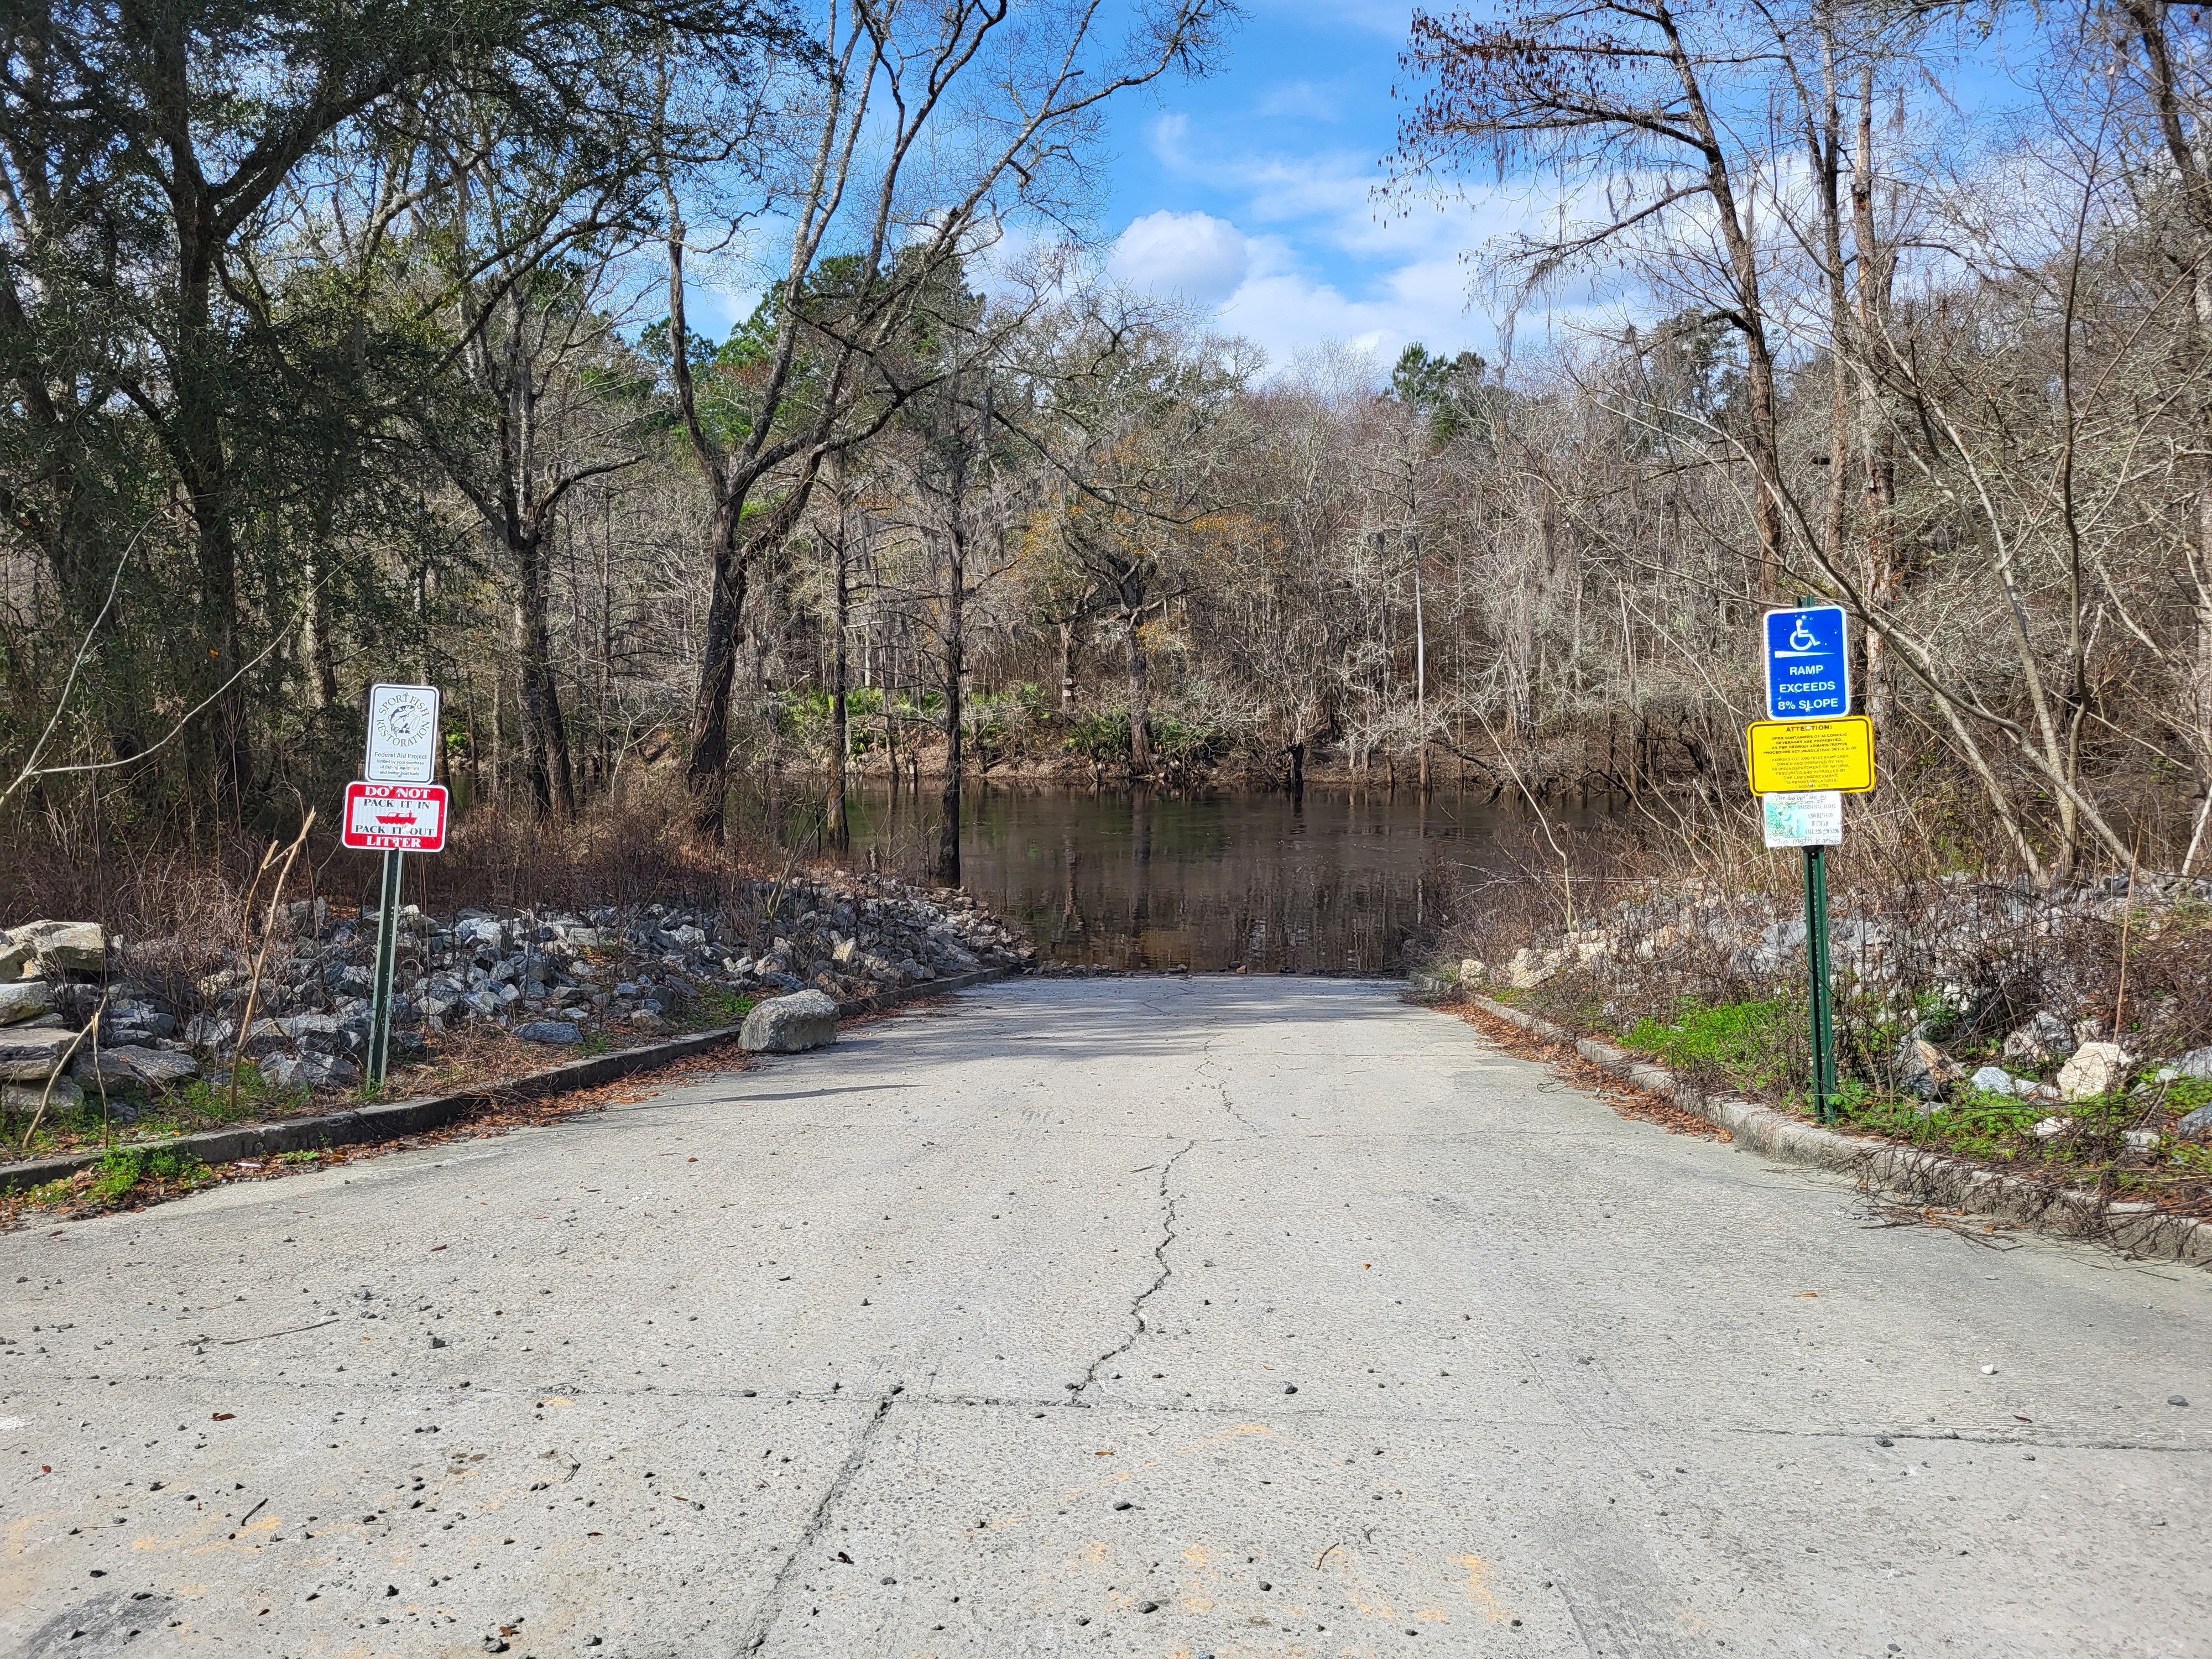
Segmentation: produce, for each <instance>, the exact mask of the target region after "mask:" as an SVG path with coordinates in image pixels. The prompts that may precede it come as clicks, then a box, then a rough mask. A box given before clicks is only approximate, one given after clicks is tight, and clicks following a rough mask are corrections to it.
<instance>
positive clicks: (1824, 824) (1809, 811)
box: [1759, 789, 1844, 847]
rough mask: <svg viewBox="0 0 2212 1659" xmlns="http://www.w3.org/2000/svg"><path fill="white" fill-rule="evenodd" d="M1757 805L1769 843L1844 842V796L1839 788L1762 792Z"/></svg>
mask: <svg viewBox="0 0 2212 1659" xmlns="http://www.w3.org/2000/svg"><path fill="white" fill-rule="evenodd" d="M1759 817H1760V818H1761V819H1762V821H1763V822H1764V823H1765V829H1766V844H1767V845H1768V846H1769V847H1841V846H1842V845H1843V844H1844V796H1843V792H1842V791H1841V790H1839V789H1811V790H1805V791H1802V792H1800V793H1795V794H1777V795H1761V796H1760V797H1759Z"/></svg>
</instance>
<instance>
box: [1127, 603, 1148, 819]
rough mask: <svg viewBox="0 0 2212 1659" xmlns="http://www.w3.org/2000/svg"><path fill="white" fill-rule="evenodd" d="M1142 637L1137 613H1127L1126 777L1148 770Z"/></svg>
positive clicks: (1143, 774)
mask: <svg viewBox="0 0 2212 1659" xmlns="http://www.w3.org/2000/svg"><path fill="white" fill-rule="evenodd" d="M1147 668H1148V665H1147V664H1146V661H1145V638H1144V632H1143V629H1142V627H1141V625H1140V619H1139V616H1138V613H1137V611H1135V610H1134V609H1132V610H1131V611H1130V612H1129V774H1130V775H1131V776H1132V777H1139V778H1141V777H1146V776H1148V775H1150V774H1151V772H1152V710H1151V708H1150V687H1149V685H1148V684H1147V681H1148V679H1149V674H1148V671H1147Z"/></svg>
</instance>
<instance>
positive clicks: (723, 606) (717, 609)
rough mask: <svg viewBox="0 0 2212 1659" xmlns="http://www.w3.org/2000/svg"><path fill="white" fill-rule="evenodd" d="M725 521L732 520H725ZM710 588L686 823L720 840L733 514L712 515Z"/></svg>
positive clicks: (734, 643) (738, 602) (732, 671)
mask: <svg viewBox="0 0 2212 1659" xmlns="http://www.w3.org/2000/svg"><path fill="white" fill-rule="evenodd" d="M725 519H729V520H732V521H731V522H729V523H727V524H725V522H724V520H725ZM712 540H713V542H714V590H713V592H712V595H711V597H710V598H709V599H708V602H707V629H706V633H705V635H704V636H703V637H702V639H701V641H700V648H699V690H698V693H697V695H696V696H695V697H694V698H693V700H692V703H691V758H690V763H689V764H688V765H687V767H686V768H685V771H684V778H685V781H686V782H687V783H688V784H689V785H690V791H691V826H692V828H693V829H696V830H697V831H698V832H699V833H700V834H701V835H702V836H707V837H708V839H710V840H712V841H713V842H714V843H715V844H716V845H717V846H719V845H720V844H721V841H722V836H723V833H724V829H725V822H724V821H725V818H726V814H727V811H728V797H729V793H730V692H731V690H732V688H733V687H734V686H735V685H736V684H737V679H738V647H739V646H740V645H741V644H743V643H744V620H743V619H744V608H745V576H746V570H745V567H744V563H743V562H741V561H740V560H739V559H738V556H737V554H738V550H737V525H736V523H735V522H734V513H730V512H729V511H727V510H726V508H725V507H717V508H716V509H715V513H714V531H713V534H712Z"/></svg>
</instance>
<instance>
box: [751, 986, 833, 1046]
mask: <svg viewBox="0 0 2212 1659" xmlns="http://www.w3.org/2000/svg"><path fill="white" fill-rule="evenodd" d="M836 1040H837V1005H836V1003H834V1002H832V1001H831V1000H829V998H828V997H827V996H825V995H824V994H823V993H821V992H820V991H795V992H793V994H791V995H789V996H781V997H775V998H772V999H771V1000H769V1001H767V1002H763V1003H761V1004H759V1005H758V1006H756V1007H755V1008H754V1009H753V1011H752V1012H750V1013H749V1014H747V1015H746V1016H745V1023H744V1027H743V1028H742V1029H741V1030H739V1031H738V1047H739V1048H745V1049H750V1051H751V1052H753V1053H755V1054H797V1053H798V1052H799V1050H801V1049H802V1048H822V1047H823V1046H824V1045H826V1044H828V1043H832V1042H836Z"/></svg>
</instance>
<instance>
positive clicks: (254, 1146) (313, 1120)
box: [0, 968, 1017, 1193]
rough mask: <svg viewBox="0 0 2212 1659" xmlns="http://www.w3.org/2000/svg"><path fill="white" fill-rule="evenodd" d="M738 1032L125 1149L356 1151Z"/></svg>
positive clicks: (36, 1162) (23, 1175)
mask: <svg viewBox="0 0 2212 1659" xmlns="http://www.w3.org/2000/svg"><path fill="white" fill-rule="evenodd" d="M1015 971H1017V970H1016V969H1012V968H982V969H977V970H976V971H975V972H974V973H972V974H956V975H952V976H951V977H950V978H948V979H936V980H929V981H925V982H923V983H921V984H919V985H906V986H902V987H899V988H898V989H897V990H896V991H885V992H878V993H877V994H875V995H873V996H867V997H854V998H852V999H850V1000H847V1001H843V1002H840V1003H839V1004H838V1005H837V1014H838V1018H841V1019H853V1018H859V1017H860V1016H861V1015H863V1014H878V1013H882V1012H885V1011H886V1010H889V1009H891V1008H896V1007H897V1006H899V1005H900V1004H901V1003H902V1002H912V1001H914V1000H916V999H917V998H921V997H933V996H941V995H943V994H945V993H947V992H950V991H965V990H968V989H969V988H970V987H975V986H977V985H986V984H988V983H989V982H990V981H993V980H995V979H1004V978H1005V977H1006V975H1009V974H1012V973H1013V972H1015ZM739 1029H740V1028H739V1027H738V1026H735V1025H718V1026H716V1027H714V1029H713V1030H707V1031H693V1032H691V1033H690V1034H688V1035H686V1036H680V1037H671V1038H670V1039H669V1040H668V1041H667V1042H648V1043H645V1044H642V1045H641V1046H640V1047H638V1048H618V1049H616V1050H614V1051H613V1052H611V1053H609V1054H592V1055H589V1056H587V1057H586V1058H585V1059H582V1060H568V1061H566V1062H564V1063H563V1064H562V1065H559V1066H548V1067H547V1068H546V1069H545V1070H544V1071H542V1072H533V1073H531V1074H530V1075H529V1076H528V1077H520V1078H516V1079H513V1080H512V1081H511V1082H507V1083H501V1084H495V1085H492V1086H491V1087H489V1088H486V1089H463V1090H458V1091H455V1092H453V1093H452V1094H444V1095H417V1096H416V1097H414V1098H412V1099H410V1100H393V1101H386V1102H385V1103H382V1104H380V1105H375V1106H362V1107H359V1108H357V1109H355V1110H352V1111H349V1112H325V1113H320V1114H319V1115H316V1116H314V1117H300V1118H290V1119H287V1120H285V1121H281V1122H276V1123H249V1124H243V1125H241V1126H240V1127H237V1128H235V1129H208V1130H204V1131H202V1132H201V1133H197V1134H189V1135H178V1136H176V1137H175V1138H174V1139H169V1140H144V1141H132V1142H131V1143H129V1147H130V1150H131V1151H132V1152H182V1153H185V1154H187V1155H189V1156H191V1157H193V1158H197V1159H199V1160H200V1162H201V1163H203V1164H228V1163H230V1162H232V1161H233V1160H234V1159H237V1158H266V1157H274V1156H276V1154H278V1153H280V1152H313V1151H319V1150H320V1149H322V1148H323V1147H325V1146H364V1145H369V1144H373V1143H374V1142H377V1141H381V1140H397V1139H399V1138H400V1137H401V1136H402V1135H413V1134H421V1133H423V1132H424V1131H425V1130H428V1129H442V1128H444V1127H446V1126H447V1124H449V1123H457V1122H459V1121H460V1120H461V1119H463V1118H465V1117H466V1116H467V1115H469V1114H470V1113H471V1112H473V1111H477V1110H480V1109H483V1108H485V1107H489V1106H497V1105H501V1104H503V1103H507V1102H509V1101H519V1100H536V1099H539V1098H542V1097H544V1096H547V1095H558V1094H565V1093H567V1092H568V1091H570V1090H572V1089H589V1088H592V1087H594V1086H596V1085H599V1084H602V1083H611V1082H613V1081H614V1080H615V1079H617V1078H624V1077H630V1076H633V1075H635V1073H640V1072H650V1071H653V1070H655V1069H656V1068H658V1067H659V1066H667V1065H671V1064H672V1063H673V1062H675V1061H677V1060H688V1059H690V1057H691V1056H692V1055H694V1054H703V1053H705V1052H706V1051H707V1050H708V1049H709V1048H719V1047H720V1046H721V1045H722V1044H724V1043H726V1042H736V1041H737V1040H738V1030H739ZM104 1157H106V1152H104V1151H103V1152H71V1153H69V1154H67V1155H66V1156H64V1157H61V1158H37V1159H33V1160H31V1161H29V1162H27V1163H22V1164H0V1193H9V1192H18V1191H21V1190H22V1189H23V1188H29V1187H38V1186H43V1185H44V1184H45V1183H46V1182H49V1181H58V1180H61V1179H62V1178H64V1176H73V1175H75V1174H76V1172H77V1171H78V1170H86V1169H89V1168H91V1167H92V1166H93V1165H94V1164H97V1163H99V1162H100V1159H101V1158H104Z"/></svg>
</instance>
